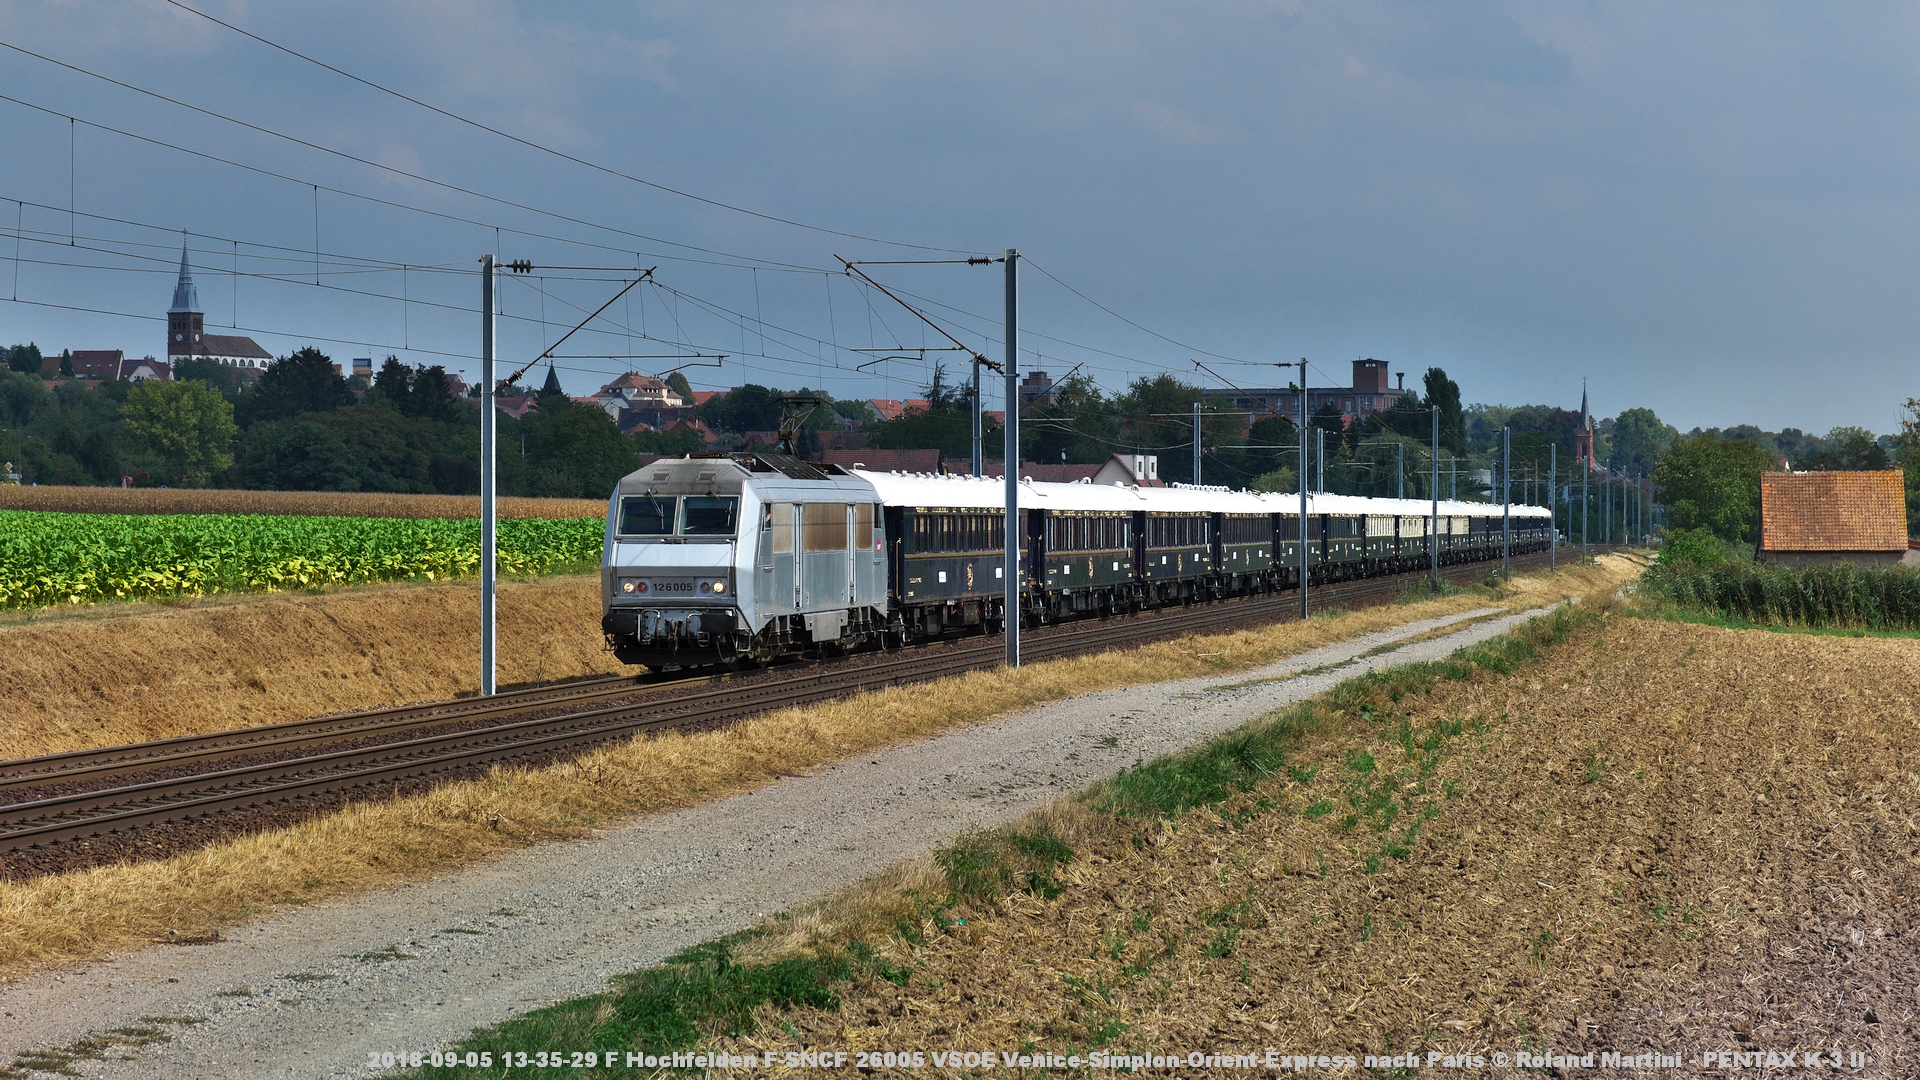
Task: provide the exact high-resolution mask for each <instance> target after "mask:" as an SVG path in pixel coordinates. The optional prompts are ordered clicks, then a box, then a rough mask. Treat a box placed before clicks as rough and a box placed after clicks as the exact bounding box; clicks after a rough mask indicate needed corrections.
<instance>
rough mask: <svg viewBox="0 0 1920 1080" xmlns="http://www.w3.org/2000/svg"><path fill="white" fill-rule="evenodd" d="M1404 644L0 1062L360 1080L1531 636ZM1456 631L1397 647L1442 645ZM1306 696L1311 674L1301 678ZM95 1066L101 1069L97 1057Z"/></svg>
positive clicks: (32, 1034)
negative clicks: (161, 1035)
mask: <svg viewBox="0 0 1920 1080" xmlns="http://www.w3.org/2000/svg"><path fill="white" fill-rule="evenodd" d="M1540 613H1541V612H1540V611H1528V612H1521V613H1519V614H1515V615H1509V616H1505V617H1502V618H1498V619H1487V618H1486V617H1487V616H1489V615H1493V614H1497V609H1492V608H1489V609H1483V610H1480V611H1472V612H1467V613H1465V614H1461V615H1453V616H1449V617H1446V618H1441V619H1432V620H1427V621H1423V622H1417V623H1412V624H1409V625H1406V626H1401V627H1397V628H1394V629H1391V630H1386V631H1381V632H1378V633H1374V634H1369V635H1367V636H1364V637H1360V638H1356V639H1353V640H1350V641H1346V642H1341V643H1338V644H1335V645H1329V646H1325V647H1322V648H1319V649H1315V650H1313V651H1310V652H1307V653H1302V654H1300V655H1297V656H1294V657H1291V658H1289V659H1287V660H1284V661H1281V662H1278V663H1275V664H1272V665H1269V666H1267V667H1264V668H1261V669H1258V670H1255V671H1241V672H1235V673H1233V674H1230V675H1220V676H1210V677H1206V678H1197V679H1188V680H1184V681H1179V682H1171V683H1151V684H1145V685H1139V686H1131V687H1124V688H1120V689H1114V690H1105V691H1099V692H1095V693H1090V694H1085V695H1081V696H1079V697H1074V698H1069V699H1066V700H1063V701H1059V702H1055V703H1052V704H1049V705H1045V706H1042V707H1040V708H1036V709H1033V710H1030V711H1027V712H1023V713H1019V714H1015V715H1012V716H1008V717H1004V718H1002V719H1000V720H997V721H994V722H991V723H987V724H981V725H978V726H975V727H971V728H966V729H962V730H959V731H954V732H951V733H948V734H945V735H942V736H939V737H937V738H930V739H925V740H921V741H918V742H912V743H907V744H904V745H901V746H897V747H894V748H892V749H889V750H885V751H881V752H876V753H868V754H865V755H862V756H861V757H860V758H858V759H854V760H848V761H842V762H840V763H839V764H836V765H831V766H826V767H822V768H819V769H816V770H814V771H812V772H811V773H808V774H806V775H802V776H796V777H790V778H788V779H785V780H782V781H780V782H778V783H775V784H771V785H769V786H767V787H764V788H761V789H758V790H755V791H751V792H748V793H746V794H743V795H739V796H735V797H732V798H728V799H724V800H721V801H717V802H713V803H709V804H706V805H704V806H697V807H694V808H692V809H688V810H683V811H679V812H676V813H671V814H664V815H660V816H657V817H649V818H644V819H641V820H637V821H634V822H631V823H629V824H625V825H621V826H618V827H615V828H611V829H608V830H606V831H605V832H603V833H601V834H599V835H597V836H594V837H592V838H590V839H585V840H579V841H573V842H567V843H557V844H550V845H545V846H541V847H535V848H529V849H527V850H524V851H518V852H514V853H511V854H508V855H504V856H501V857H499V858H496V859H493V860H491V861H488V862H486V863H483V864H481V865H478V866H475V867H472V868H469V869H466V870H462V871H459V872H457V873H453V874H449V875H447V876H446V877H442V878H436V879H432V880H427V881H421V882H417V883H414V884H409V885H404V886H400V887H397V888H391V889H385V890H381V891H377V892H373V893H370V894H367V895H363V896H360V897H356V898H353V899H349V900H342V901H337V902H332V903H327V904H320V905H315V906H314V907H311V908H305V909H301V910H297V911H291V912H286V913H283V914H278V915H275V916H272V917H269V918H265V919H261V920H259V921H256V922H253V923H250V924H247V925H244V926H241V927H238V928H236V929H234V930H232V931H230V932H228V933H227V935H226V937H225V940H223V941H221V942H219V943H218V944H214V945H208V946H199V947H178V946H156V947H153V948H149V949H145V950H142V951H139V952H135V953H130V954H127V955H124V956H121V957H118V958H115V959H113V960H110V961H107V962H103V963H99V964H94V965H92V966H89V967H85V968H80V969H73V970H64V971H43V972H38V973H35V974H32V975H29V976H28V977H26V978H25V979H23V980H22V981H20V982H19V983H17V984H14V985H11V986H6V987H4V988H0V1051H5V1052H6V1053H7V1054H8V1055H9V1057H4V1058H0V1063H4V1061H5V1060H10V1055H11V1054H14V1053H20V1052H23V1051H27V1050H30V1049H34V1048H47V1047H60V1046H68V1045H71V1044H73V1043H74V1042H75V1041H76V1040H79V1039H81V1038H84V1037H86V1036H88V1035H92V1034H99V1033H102V1032H108V1031H111V1030H113V1029H115V1028H123V1027H129V1026H134V1025H139V1024H141V1023H142V1019H141V1018H143V1017H156V1016H158V1017H181V1016H194V1017H205V1018H206V1019H205V1020H204V1021H203V1022H201V1023H198V1024H192V1025H179V1024H175V1025H170V1026H167V1027H166V1028H165V1030H167V1031H168V1032H169V1034H170V1035H171V1036H172V1038H171V1041H170V1042H165V1043H156V1044H153V1045H148V1046H145V1047H140V1048H137V1049H128V1050H127V1051H126V1053H127V1054H128V1055H129V1056H130V1057H131V1060H108V1061H76V1062H75V1063H74V1065H73V1066H72V1067H73V1068H75V1069H76V1070H78V1071H80V1072H81V1073H82V1074H83V1075H86V1076H99V1077H114V1078H117V1077H152V1076H194V1077H206V1078H212V1077H236V1078H238V1077H245V1078H249V1080H252V1078H260V1077H313V1078H320V1077H364V1076H367V1075H369V1071H370V1070H369V1069H368V1067H367V1060H368V1057H367V1055H368V1054H369V1053H370V1052H371V1053H378V1052H381V1051H393V1052H399V1051H407V1052H412V1051H431V1050H433V1049H435V1048H442V1047H447V1046H449V1045H450V1044H451V1043H452V1042H453V1041H454V1040H456V1039H458V1038H460V1037H462V1036H464V1035H466V1034H467V1033H468V1032H469V1031H471V1030H472V1029H474V1028H476V1027H482V1026H486V1025H491V1024H494V1023H498V1022H500V1021H502V1020H506V1019H509V1018H511V1017H513V1016H515V1015H518V1014H520V1013H523V1012H526V1011H528V1010H530V1009H536V1008H539V1007H541V1006H544V1005H547V1004H549V1003H551V1002H554V1001H558V1000H562V999H566V998H570V997H576V996H579V995H582V994H588V993H592V992H595V991H597V990H599V989H601V988H602V987H603V986H604V985H605V982H606V980H607V979H608V978H609V977H611V976H614V975H618V974H620V973H622V972H626V971H631V970H633V969H635V968H640V967H645V966H647V965H649V964H654V963H658V962H659V961H660V960H661V959H662V958H664V957H667V956H670V955H672V954H673V953H675V952H677V951H679V950H681V949H684V948H686V947H688V946H690V945H694V944H697V943H699V942H703V941H709V940H712V939H713V938H716V937H719V936H721V935H723V934H726V933H730V932H732V931H735V930H738V929H741V928H743V927H746V926H748V925H750V924H752V923H753V922H754V921H755V920H756V919H757V918H758V917H760V916H761V915H764V914H770V913H773V912H776V911H780V910H783V909H786V908H789V907H792V906H793V905H796V904H802V903H805V902H807V901H810V900H815V899H818V898H820V897H823V896H826V895H828V894H830V893H832V892H834V891H836V890H838V889H841V888H843V887H845V886H848V885H851V884H853V883H854V882H856V881H858V880H860V879H861V878H863V877H866V876H868V875H871V874H874V873H877V872H879V871H880V870H883V869H885V868H886V867H888V866H890V865H892V864H893V863H895V862H898V861H900V860H902V859H905V858H908V857H911V856H914V855H918V854H921V853H923V852H926V851H928V850H930V849H932V848H933V847H935V846H937V845H939V844H940V843H942V842H944V841H946V840H948V839H950V838H951V837H953V836H955V835H958V834H960V833H963V832H966V831H968V830H972V829H978V828H982V827H987V826H991V825H995V824H999V823H1001V822H1005V821H1008V820H1011V819H1013V818H1015V817H1018V816H1020V815H1021V814H1024V813H1027V812H1029V811H1031V810H1033V809H1035V808H1036V807H1038V806H1040V805H1041V804H1043V803H1045V802H1047V801H1049V800H1052V799H1055V798H1058V797H1060V796H1063V795H1067V794H1070V793H1072V792H1075V791H1078V790H1080V789H1082V788H1084V787H1086V786H1087V785H1089V784H1091V783H1094V782H1096V781H1099V780H1101V779H1104V778H1106V777H1109V776H1112V775H1113V774H1114V773H1116V772H1118V771H1119V770H1121V769H1123V768H1125V767H1127V766H1130V765H1132V764H1134V763H1135V762H1137V761H1139V760H1141V759H1143V758H1152V757H1154V756H1157V755H1159V754H1163V753H1166V752H1168V751H1172V750H1177V749H1180V748H1182V747H1185V746H1190V745H1192V744H1194V743H1197V742H1200V741H1203V740H1205V739H1207V738H1209V737H1211V736H1213V735H1216V734H1219V733H1221V732H1224V731H1227V730H1230V729H1232V728H1234V727H1237V726H1239V725H1241V724H1244V723H1246V722H1247V721H1249V720H1252V719H1255V718H1257V717H1259V716H1261V715H1264V714H1266V713H1268V712H1270V711H1272V710H1274V709H1277V708H1281V707H1283V706H1286V705H1288V704H1291V703H1293V702H1297V701H1300V700H1303V699H1305V698H1308V697H1311V696H1313V695H1315V694H1318V693H1321V692H1322V691H1325V690H1327V689H1329V688H1330V687H1332V686H1333V685H1335V684H1336V683H1338V682H1340V681H1342V680H1344V679H1347V678H1351V677H1352V676H1354V675H1357V674H1359V673H1361V672H1363V671H1366V670H1371V669H1373V668H1378V667H1384V666H1388V665H1392V664H1400V663H1406V662H1410V661H1415V660H1430V659H1438V658H1440V657H1444V656H1446V655H1447V654H1449V653H1451V652H1452V651H1453V650H1455V649H1458V648H1460V647H1461V646H1463V645H1468V644H1472V643H1474V642H1477V641H1482V640H1485V639H1487V638H1489V637H1492V636H1494V635H1496V634H1499V633H1501V632H1503V631H1505V630H1507V629H1509V628H1510V627H1512V626H1513V625H1515V624H1516V623H1518V622H1520V621H1523V620H1525V619H1528V618H1531V617H1533V616H1535V615H1538V614H1540ZM1475 619H1481V620H1485V621H1479V622H1472V623H1471V625H1469V626H1467V627H1465V628H1462V629H1458V630H1455V631H1453V632H1450V633H1446V634H1444V635H1441V636H1435V637H1430V638H1427V639H1425V640H1421V641H1414V642H1409V643H1407V644H1405V645H1402V646H1400V647H1398V648H1389V649H1386V650H1384V651H1380V652H1375V650H1382V649H1383V646H1393V645H1394V643H1396V642H1407V641H1408V639H1411V638H1417V637H1420V636H1421V635H1424V634H1430V633H1434V632H1435V631H1438V630H1441V629H1442V628H1444V627H1447V626H1451V625H1454V624H1457V623H1461V622H1471V621H1472V620H1475ZM1302 673H1305V674H1302ZM108 1057H109V1058H114V1057H115V1054H114V1053H113V1052H109V1054H108Z"/></svg>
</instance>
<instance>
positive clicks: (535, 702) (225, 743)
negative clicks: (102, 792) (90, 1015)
mask: <svg viewBox="0 0 1920 1080" xmlns="http://www.w3.org/2000/svg"><path fill="white" fill-rule="evenodd" d="M712 678H714V676H711V675H701V676H694V677H692V678H688V679H673V680H665V681H661V682H642V681H640V680H639V679H637V678H636V677H634V676H631V675H615V676H610V677H607V678H599V679H582V680H579V681H576V682H571V683H558V684H553V685H548V686H536V687H527V688H524V689H520V690H509V691H506V692H504V693H500V694H495V695H494V696H492V697H467V698H450V699H447V700H444V701H426V702H420V703H418V704H414V705H400V706H390V707H386V708H380V709H366V710H360V711H355V712H345V713H329V714H327V715H324V716H313V717H307V718H305V719H301V720H289V721H287V722H285V723H280V724H263V725H261V726H259V727H251V728H237V729H232V730H228V731H217V732H209V733H207V734H204V735H180V736H176V737H174V738H171V739H155V740H152V741H150V742H139V743H127V744H124V745H120V746H109V747H100V748H98V749H88V750H68V751H65V752H62V753H58V754H45V755H41V756H39V757H31V758H19V759H15V760H13V761H0V791H6V790H9V789H12V788H20V787H32V786H38V785H41V784H54V783H64V782H66V781H69V780H73V779H76V778H81V777H87V776H93V775H99V774H112V773H117V772H128V771H133V770H139V769H150V768H158V767H160V766H164V765H172V764H176V763H181V762H192V761H216V760H219V759H221V758H227V757H237V756H239V755H242V754H254V753H261V752H263V751H270V750H274V749H278V748H281V747H287V746H298V745H302V744H306V743H313V742H323V741H339V740H342V739H349V738H360V737H365V736H368V735H377V734H381V733H383V732H394V731H405V730H407V729H409V728H417V727H427V726H431V725H434V724H445V723H450V722H455V721H460V720H471V719H476V718H482V717H487V716H498V715H502V714H507V713H514V712H524V711H526V710H528V709H533V708H545V707H550V706H555V705H567V704H572V703H576V702H584V701H592V700H595V699H600V698H608V697H619V696H622V695H626V694H639V693H647V692H650V691H653V690H656V689H668V688H671V687H673V686H676V685H680V684H684V683H687V682H705V681H709V680H711V679H712Z"/></svg>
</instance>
